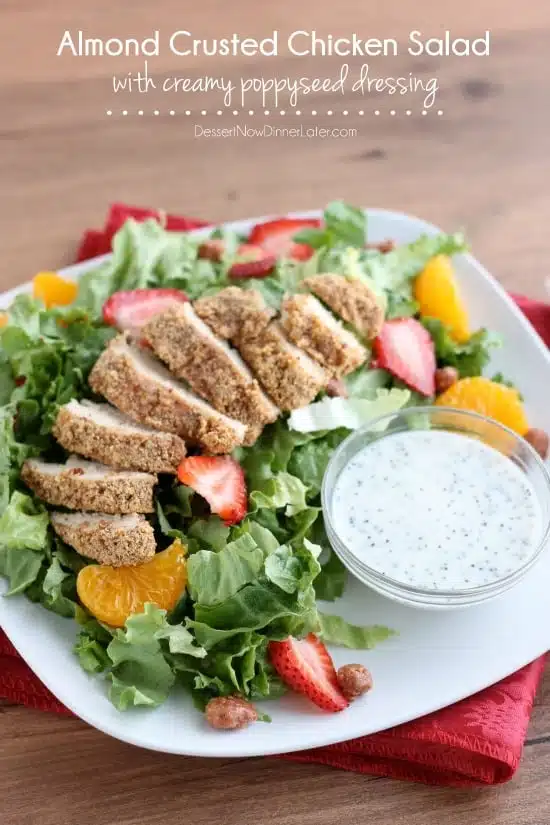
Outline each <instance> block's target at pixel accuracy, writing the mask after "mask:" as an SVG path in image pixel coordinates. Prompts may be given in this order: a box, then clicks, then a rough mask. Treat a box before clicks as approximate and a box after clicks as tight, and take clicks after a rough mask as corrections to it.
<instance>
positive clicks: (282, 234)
mask: <svg viewBox="0 0 550 825" xmlns="http://www.w3.org/2000/svg"><path fill="white" fill-rule="evenodd" d="M319 226H320V222H319V221H318V220H316V219H313V218H278V219H277V220H274V221H267V222H266V223H259V224H257V225H256V226H255V227H254V229H253V230H252V232H251V233H250V237H249V239H248V242H249V243H251V244H256V245H257V246H261V247H262V249H263V250H264V251H265V252H267V253H269V254H270V255H275V257H276V258H293V259H294V260H295V261H307V259H308V258H311V256H312V255H313V249H312V248H311V247H310V246H308V245H307V244H305V243H296V242H295V241H294V240H293V238H294V236H295V235H297V234H298V232H300V231H301V230H302V229H316V228H318V227H319Z"/></svg>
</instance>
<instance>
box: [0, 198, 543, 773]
mask: <svg viewBox="0 0 550 825" xmlns="http://www.w3.org/2000/svg"><path fill="white" fill-rule="evenodd" d="M319 214H320V213H318V212H310V213H299V214H297V215H296V216H299V217H317V216H319ZM368 218H369V240H371V241H382V240H385V239H386V238H393V239H395V240H396V241H397V242H398V243H407V242H410V241H412V240H414V239H415V238H417V237H418V236H419V235H420V234H422V233H428V234H435V233H436V232H438V231H439V230H438V229H437V228H436V227H434V226H432V225H430V224H427V223H425V222H424V221H421V220H418V219H417V218H412V217H409V216H407V215H404V214H401V213H397V212H386V211H382V210H368ZM258 220H262V219H261V218H255V219H252V220H247V221H238V222H235V223H232V224H227V227H228V228H229V229H236V230H238V231H243V232H246V231H247V230H248V229H249V228H250V226H251V225H252V224H254V223H256V222H257V221H258ZM196 234H198V235H204V234H205V232H204V230H201V231H200V232H197V233H196ZM101 260H104V258H103V259H101ZM99 262H100V259H96V260H95V261H93V262H91V263H86V264H81V265H78V266H73V267H69V268H68V269H66V270H64V271H63V272H62V274H64V275H65V276H66V277H71V278H78V277H79V276H80V275H81V274H82V273H83V272H85V271H86V270H88V269H90V268H93V267H95V266H97V264H98V263H99ZM456 270H457V273H458V276H459V280H460V286H461V288H462V291H463V294H464V296H465V298H466V301H467V304H468V307H469V309H470V315H471V320H472V324H473V326H474V327H478V326H487V327H489V328H490V329H492V330H495V331H496V332H498V333H501V334H502V335H503V337H504V340H505V344H504V347H503V348H502V349H501V350H499V351H497V352H496V353H495V357H494V361H493V363H492V364H491V367H490V370H489V371H488V372H489V374H492V373H491V370H493V371H494V372H496V371H498V370H502V371H503V372H504V373H505V374H506V376H508V377H509V378H510V379H511V380H512V381H514V383H515V384H516V385H517V386H518V388H519V390H520V391H521V393H522V394H523V395H524V397H525V399H526V403H527V407H528V414H529V417H530V420H531V422H532V423H533V426H537V427H542V428H543V429H545V430H547V431H548V430H550V404H549V403H548V399H549V393H548V387H549V386H550V356H549V354H548V351H547V349H546V347H545V345H544V344H543V342H542V341H541V340H540V338H539V337H538V336H537V335H536V334H535V333H534V332H533V330H532V328H531V326H530V325H529V323H528V322H527V321H526V320H525V318H524V317H523V315H522V314H521V312H520V311H519V310H518V309H517V308H516V306H515V305H514V303H513V302H512V301H511V300H510V298H509V297H508V296H507V295H506V293H505V292H504V290H503V289H502V288H501V287H500V286H499V285H498V283H497V282H496V281H495V280H494V279H493V278H492V277H491V276H490V275H489V274H488V273H487V272H486V270H485V269H484V268H483V267H482V266H481V265H480V264H479V263H478V262H477V261H475V260H474V259H473V258H472V257H470V256H468V255H464V256H460V257H458V258H456ZM29 288H30V285H28V284H27V285H25V286H23V287H20V288H18V289H16V290H12V291H11V292H8V293H5V294H4V295H3V296H0V308H1V307H6V306H7V305H8V304H9V303H10V301H11V300H12V298H13V297H14V295H15V294H16V293H17V292H25V291H28V290H29ZM549 582H550V554H549V553H548V552H546V553H544V554H543V556H542V558H541V560H540V562H539V563H538V564H537V565H536V567H535V568H533V570H532V571H531V572H530V573H529V574H528V576H527V577H526V578H525V579H524V580H523V581H522V582H521V583H520V584H519V585H517V586H516V587H515V588H514V589H512V590H511V591H509V592H507V593H506V594H504V595H503V596H501V597H500V598H499V599H496V600H495V601H492V602H487V603H485V604H482V605H479V606H476V607H470V608H468V609H466V610H456V611H448V612H439V611H429V610H421V609H414V608H408V607H404V606H401V605H399V604H396V603H394V602H391V601H388V600H386V599H384V598H382V597H380V596H377V595H376V594H374V593H372V592H371V591H369V590H368V589H367V588H365V587H364V586H363V585H361V584H360V583H358V582H357V581H356V580H354V579H352V578H351V577H350V581H349V585H348V589H347V591H346V594H345V596H344V598H342V599H341V600H339V601H337V602H335V603H333V604H330V605H324V609H325V610H326V611H327V612H333V613H338V614H340V615H343V616H344V617H345V618H346V619H348V620H350V621H353V622H355V623H357V624H369V623H378V624H385V625H389V626H390V627H392V628H394V629H396V630H397V631H399V636H397V637H395V638H393V639H390V640H389V641H387V642H385V643H384V644H381V645H380V646H379V647H378V648H377V649H375V650H373V651H370V652H369V651H366V652H354V651H348V650H345V649H341V648H334V649H332V650H331V653H332V654H333V656H334V659H335V662H336V665H337V666H339V665H341V664H344V663H346V662H353V661H355V662H361V663H363V664H365V665H367V666H368V667H369V668H370V669H371V671H372V672H373V675H374V682H375V687H374V690H373V691H372V692H371V693H369V695H368V696H367V697H365V698H364V699H363V700H360V701H358V702H356V703H355V704H354V705H353V706H352V707H350V708H349V709H348V710H346V711H344V712H343V713H339V714H334V715H330V714H326V713H323V712H322V711H318V710H316V709H315V708H314V707H312V706H311V705H309V704H308V702H307V701H306V700H304V699H302V698H301V697H299V696H286V697H284V698H283V699H281V700H279V701H275V702H265V703H263V706H264V709H265V710H266V711H267V712H268V713H269V714H270V715H271V716H272V719H273V722H272V723H271V724H256V725H252V726H251V727H250V728H248V729H246V730H244V731H239V732H238V733H230V734H224V733H219V732H215V731H213V730H211V729H209V728H208V727H207V725H206V724H205V722H204V719H203V717H202V715H201V714H200V713H198V712H197V711H196V710H195V709H194V708H193V706H192V703H191V700H190V698H189V697H188V696H187V695H185V694H184V693H178V692H174V694H173V695H172V696H171V697H170V698H169V700H168V701H167V702H166V704H165V705H163V706H162V707H160V708H158V709H156V710H152V711H151V710H143V709H136V710H132V711H127V712H125V713H120V712H118V711H117V710H115V708H114V707H113V706H112V705H111V704H110V702H109V701H108V699H107V685H106V683H105V681H104V680H103V678H101V677H93V676H89V675H88V674H86V673H85V672H84V671H83V670H82V669H81V668H80V666H79V664H78V662H77V660H76V658H75V657H74V656H73V654H72V652H71V648H72V644H73V641H74V638H75V633H76V625H75V624H74V623H73V622H71V621H68V620H66V619H62V618H60V617H58V616H56V615H54V614H52V613H49V612H48V611H46V610H44V609H43V608H42V607H40V606H37V605H34V604H31V603H30V602H29V601H27V600H26V599H25V598H24V597H15V598H9V599H2V598H0V625H1V626H2V627H3V629H4V630H5V632H6V634H7V635H8V637H9V638H10V639H11V641H12V643H13V644H14V645H15V647H16V648H17V649H18V651H19V652H20V654H21V656H22V657H23V658H24V659H25V661H26V662H27V663H28V664H29V665H30V667H31V668H32V669H33V670H34V672H35V673H36V674H37V676H38V677H39V678H40V679H41V680H42V681H43V682H44V684H45V685H46V686H47V687H48V688H49V689H50V690H51V691H52V693H54V694H55V695H56V696H57V698H58V699H59V700H60V701H61V702H63V703H64V704H65V705H66V706H67V707H68V708H70V709H71V710H72V711H73V712H74V713H75V714H77V715H78V716H80V717H81V718H82V719H84V720H85V721H86V722H88V723H89V724H91V725H93V726H95V727H96V728H98V729H99V730H102V731H104V732H105V733H108V734H110V735H111V736H115V737H117V738H118V739H122V740H124V741H126V742H130V743H133V744H135V745H139V746H141V747H145V748H151V749H153V750H159V751H165V752H167V753H179V754H190V755H196V756H224V757H226V756H238V757H243V756H259V755H265V754H277V753H284V752H288V751H296V750H302V749H305V748H312V747H319V746H322V745H328V744H331V743H334V742H341V741H344V740H346V739H351V738H353V737H357V736H362V735H365V734H369V733H374V732H375V731H380V730H383V729H385V728H389V727H391V726H393V725H397V724H399V723H402V722H407V721H409V720H411V719H415V718H417V717H419V716H423V715H424V714H426V713H430V712H431V711H434V710H438V709H439V708H441V707H444V706H446V705H449V704H452V703H453V702H456V701H457V700H459V699H462V698H464V697H466V696H469V695H471V694H473V693H476V692H477V691H478V690H481V689H482V688H484V687H487V686H488V685H490V684H492V683H494V682H497V681H498V680H499V679H502V678H503V677H504V676H507V675H508V674H510V673H512V672H513V671H515V670H517V669H518V668H520V667H522V666H523V665H525V664H527V663H528V662H530V661H532V660H533V659H535V658H536V657H537V656H539V655H541V654H542V653H544V652H546V651H547V650H548V648H549V647H550V599H549V598H548V583H549ZM2 592H5V583H4V582H3V581H2V580H0V593H2Z"/></svg>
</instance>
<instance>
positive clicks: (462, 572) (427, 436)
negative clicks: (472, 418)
mask: <svg viewBox="0 0 550 825" xmlns="http://www.w3.org/2000/svg"><path fill="white" fill-rule="evenodd" d="M333 522H334V527H335V530H336V532H337V533H338V535H339V536H340V538H341V540H342V541H343V542H344V544H345V545H346V546H347V548H348V550H349V551H350V552H351V553H352V554H353V555H354V556H355V557H356V558H357V559H358V560H359V561H361V562H362V563H363V564H366V565H367V566H368V567H370V568H371V569H373V570H375V571H377V572H378V573H382V574H384V575H386V576H388V577H389V578H391V579H395V580H397V581H399V582H401V583H403V584H408V585H411V586H413V587H420V588H426V589H430V590H463V589H470V588H473V587H479V586H480V585H485V584H490V583H491V582H494V581H497V580H498V579H500V578H502V577H503V576H507V575H509V574H510V573H513V572H514V571H515V570H517V569H518V568H519V567H521V566H522V565H523V564H525V562H526V561H528V559H529V558H530V557H531V556H532V555H533V553H534V551H535V548H536V543H537V541H538V540H539V539H540V537H541V525H542V519H541V513H540V509H539V504H538V500H537V497H536V494H535V491H534V489H533V487H532V485H531V483H530V482H529V480H528V479H527V477H526V475H525V474H524V473H523V472H522V470H521V469H520V468H519V467H518V466H517V465H516V464H515V463H514V462H513V461H511V460H510V459H509V458H507V457H506V456H505V455H503V454H502V453H500V452H498V451H497V450H496V449H494V448H493V447H489V446H487V445H486V444H484V443H482V442H481V441H479V440H477V439H475V438H470V437H468V436H465V435H460V434H458V433H450V432H445V431H442V430H431V431H430V430H427V431H420V430H416V431H415V430H411V431H408V432H403V433H396V434H394V435H389V436H386V437H383V438H381V439H379V440H378V441H375V442H373V443H372V444H369V445H367V446H366V447H364V448H363V449H362V450H361V451H360V452H359V453H357V455H356V456H355V457H354V458H353V459H352V460H351V461H350V462H349V463H348V464H347V465H346V466H345V467H344V469H343V470H342V472H341V474H340V476H339V478H338V480H337V482H336V486H335V491H334V498H333Z"/></svg>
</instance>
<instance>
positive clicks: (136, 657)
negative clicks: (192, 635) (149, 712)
mask: <svg viewBox="0 0 550 825" xmlns="http://www.w3.org/2000/svg"><path fill="white" fill-rule="evenodd" d="M165 618H166V611H164V610H159V608H157V607H156V606H155V605H151V604H146V605H145V608H144V611H143V613H138V614H135V615H133V616H130V618H129V619H127V621H126V624H125V626H124V630H117V631H116V633H115V635H114V637H113V639H112V640H111V641H110V642H109V645H108V647H107V655H108V657H109V660H110V662H111V670H110V673H109V678H110V680H111V686H110V689H109V698H110V700H111V702H112V703H113V704H114V705H115V707H116V708H117V709H118V710H127V709H128V708H130V707H133V706H137V705H145V706H148V707H156V706H157V705H160V704H161V703H162V702H164V700H165V699H166V698H167V696H168V693H169V692H170V689H171V688H172V686H173V684H174V681H175V676H174V673H173V672H172V668H171V667H170V665H169V664H168V662H167V661H166V659H165V658H164V655H163V652H162V647H161V643H160V640H159V639H158V638H157V633H158V632H159V631H162V629H163V627H164V622H165Z"/></svg>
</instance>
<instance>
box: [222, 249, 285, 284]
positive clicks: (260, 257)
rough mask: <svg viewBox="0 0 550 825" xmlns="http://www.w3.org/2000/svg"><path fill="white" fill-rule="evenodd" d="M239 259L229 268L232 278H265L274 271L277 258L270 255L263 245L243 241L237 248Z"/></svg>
mask: <svg viewBox="0 0 550 825" xmlns="http://www.w3.org/2000/svg"><path fill="white" fill-rule="evenodd" d="M237 257H238V258H239V260H237V261H236V262H235V263H234V264H233V265H232V266H231V268H230V270H229V277H230V278H265V277H266V275H269V273H270V272H273V270H274V269H275V267H276V265H277V258H276V257H275V256H274V255H269V254H267V253H266V252H264V250H263V249H262V247H261V246H256V245H255V244H250V243H243V244H241V246H239V248H238V249H237Z"/></svg>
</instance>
